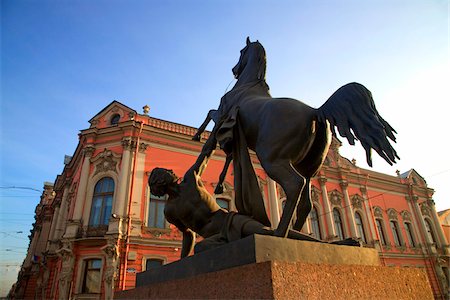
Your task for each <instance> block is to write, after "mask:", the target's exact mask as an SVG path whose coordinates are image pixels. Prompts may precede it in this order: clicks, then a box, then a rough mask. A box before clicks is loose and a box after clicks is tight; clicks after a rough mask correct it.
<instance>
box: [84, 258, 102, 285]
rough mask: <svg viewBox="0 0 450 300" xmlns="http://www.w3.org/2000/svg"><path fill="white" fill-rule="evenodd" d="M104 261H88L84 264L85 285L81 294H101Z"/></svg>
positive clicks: (96, 259)
mask: <svg viewBox="0 0 450 300" xmlns="http://www.w3.org/2000/svg"><path fill="white" fill-rule="evenodd" d="M101 270H102V260H101V259H98V258H95V259H88V260H86V261H85V262H84V272H83V285H82V287H81V292H82V293H83V294H99V293H100V287H101Z"/></svg>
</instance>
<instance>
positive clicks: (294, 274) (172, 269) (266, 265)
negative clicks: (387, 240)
mask: <svg viewBox="0 0 450 300" xmlns="http://www.w3.org/2000/svg"><path fill="white" fill-rule="evenodd" d="M114 298H115V299H164V298H166V299H329V298H334V299H349V298H350V299H368V298H372V299H373V298H377V299H433V294H432V291H431V288H430V285H429V283H428V280H427V276H426V274H425V272H424V271H423V270H420V269H414V268H408V269H405V268H393V267H385V266H381V265H380V261H379V258H378V253H377V251H376V250H375V249H368V248H358V247H348V246H337V245H330V244H321V243H313V242H306V241H296V240H289V239H281V238H277V237H271V236H261V235H254V236H250V237H247V238H245V239H242V240H239V241H237V242H234V243H230V244H227V245H225V246H222V247H219V248H216V249H212V250H210V251H205V252H202V253H199V254H196V255H194V256H190V257H187V258H185V259H183V260H180V261H177V262H173V263H170V264H167V265H164V266H162V267H160V268H157V269H153V270H149V271H146V272H142V273H139V274H137V279H136V288H135V289H132V290H128V291H123V292H117V293H116V294H115V297H114Z"/></svg>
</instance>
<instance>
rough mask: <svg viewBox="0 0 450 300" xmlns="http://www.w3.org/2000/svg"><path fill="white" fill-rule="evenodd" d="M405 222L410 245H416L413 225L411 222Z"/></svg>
mask: <svg viewBox="0 0 450 300" xmlns="http://www.w3.org/2000/svg"><path fill="white" fill-rule="evenodd" d="M404 224H405V231H406V237H407V238H408V242H409V246H410V247H415V246H416V241H415V240H414V234H413V229H412V225H411V223H409V222H405V223H404Z"/></svg>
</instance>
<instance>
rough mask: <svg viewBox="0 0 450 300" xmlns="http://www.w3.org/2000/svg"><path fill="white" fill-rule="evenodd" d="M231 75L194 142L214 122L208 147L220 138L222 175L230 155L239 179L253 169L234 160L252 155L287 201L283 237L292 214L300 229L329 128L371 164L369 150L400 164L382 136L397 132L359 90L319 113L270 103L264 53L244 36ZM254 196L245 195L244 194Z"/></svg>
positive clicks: (344, 93) (350, 87)
mask: <svg viewBox="0 0 450 300" xmlns="http://www.w3.org/2000/svg"><path fill="white" fill-rule="evenodd" d="M232 71H233V74H234V76H235V78H236V79H237V82H236V84H235V86H234V87H233V89H232V90H230V91H229V92H228V93H226V94H225V95H224V96H223V97H222V99H221V102H220V106H219V109H218V110H217V111H214V110H213V111H210V113H209V114H208V118H207V119H206V120H205V122H204V124H203V125H202V127H201V128H200V130H199V132H198V133H197V134H196V136H195V137H194V138H195V139H199V137H200V134H201V132H202V131H203V130H204V129H205V127H206V124H207V123H208V122H209V121H210V120H211V119H214V121H215V123H216V124H215V126H214V128H213V130H212V132H211V134H210V136H209V139H210V141H209V143H207V144H208V145H216V141H217V142H219V144H220V147H221V148H222V149H223V150H224V151H225V152H226V153H227V164H226V166H225V170H224V172H226V168H227V167H228V163H229V161H231V154H232V156H233V161H234V170H235V174H236V170H237V169H239V168H241V169H243V170H244V171H245V170H246V169H247V168H249V167H251V163H250V166H249V165H248V164H246V165H244V166H240V165H238V164H239V162H237V163H236V160H237V159H238V157H237V156H245V155H246V154H245V153H244V152H243V149H242V148H245V149H244V150H245V151H248V150H247V148H249V149H251V150H253V151H255V152H256V155H257V157H258V159H259V161H260V163H261V165H262V167H263V169H264V170H265V172H266V173H267V175H268V176H269V177H270V178H272V179H273V180H275V181H276V182H277V183H278V184H280V185H281V187H282V188H283V190H284V192H285V194H286V204H285V207H284V210H283V214H282V216H281V220H280V223H279V225H278V227H277V228H276V230H275V235H277V236H281V237H286V235H287V233H288V227H289V224H290V223H291V221H292V218H293V215H294V212H295V211H297V220H296V221H295V223H294V229H295V230H300V229H301V228H302V227H303V225H304V223H305V221H306V218H307V216H308V214H309V212H310V211H311V209H312V205H311V196H310V187H311V185H310V179H311V178H312V177H313V176H315V175H316V173H317V172H318V171H319V169H320V167H321V166H322V164H323V162H324V160H325V157H326V155H327V152H328V149H329V146H330V143H331V138H332V134H336V133H335V129H334V127H337V129H338V132H339V134H340V135H341V136H342V137H345V138H347V139H348V141H349V143H350V144H351V145H354V144H355V140H359V141H360V142H361V145H362V146H363V148H364V149H365V151H366V159H367V162H368V164H369V165H370V166H372V159H371V149H374V150H375V151H376V152H377V153H378V154H379V155H380V156H381V157H382V158H384V159H385V160H386V161H387V162H388V163H389V164H391V165H392V164H393V163H395V160H396V159H399V157H398V155H397V153H396V151H395V149H394V148H393V147H392V145H391V144H390V143H389V141H388V139H387V138H389V139H391V140H392V141H394V142H395V136H394V133H396V131H395V130H394V129H393V128H392V127H391V126H390V125H389V123H387V122H386V121H385V120H384V119H383V118H382V117H381V116H380V115H379V113H378V111H377V110H376V108H375V103H374V101H373V99H372V95H371V92H370V91H369V90H368V89H367V88H365V87H364V86H363V85H361V84H359V83H349V84H347V85H344V86H342V87H341V88H339V89H338V90H337V91H336V92H335V93H334V94H333V95H332V96H331V97H330V98H329V99H328V100H327V101H326V102H325V103H324V104H323V105H322V106H321V107H320V108H318V109H315V108H312V107H310V106H308V105H306V104H304V103H303V102H301V101H298V100H295V99H290V98H272V97H271V95H270V93H269V87H268V85H267V83H266V81H265V73H266V54H265V50H264V48H263V46H262V45H261V44H260V43H259V42H258V41H256V42H250V40H249V38H247V41H246V46H245V47H244V48H243V49H242V50H241V55H240V58H239V61H238V63H237V64H236V66H235V67H234V68H233V69H232ZM211 139H212V141H211ZM205 145H206V144H205ZM213 148H214V149H215V146H214V147H211V146H209V149H203V151H202V155H206V156H209V155H210V154H211V153H212V151H213V150H214V149H213ZM247 155H248V152H247ZM239 160H242V159H241V158H239ZM247 161H249V159H247ZM222 174H224V173H223V172H222ZM250 177H251V175H250ZM247 179H248V177H246V176H245V175H244V176H241V177H240V179H239V180H241V181H243V182H240V183H238V187H236V175H235V190H236V193H238V192H239V190H240V189H245V188H246V186H247V182H246V181H245V180H247ZM221 180H223V178H222V176H221ZM257 192H258V193H259V190H258V191H257ZM253 195H254V194H251V193H250V194H248V193H247V194H244V195H241V197H243V198H246V197H247V198H248V197H253ZM236 201H237V200H236ZM243 201H244V203H241V202H242V200H239V201H237V203H236V207H237V209H238V211H239V212H240V213H243V214H247V215H250V216H252V217H254V218H255V219H257V220H258V221H260V222H261V223H263V224H265V225H267V223H268V219H267V217H266V216H262V217H261V215H258V213H255V212H254V211H252V209H253V208H252V205H255V203H257V205H258V206H259V211H260V212H261V211H262V210H264V207H263V204H258V201H259V200H258V201H256V202H255V201H253V200H250V204H248V203H247V202H246V201H249V200H248V199H244V200H243ZM252 201H253V202H252ZM238 202H239V203H238ZM259 202H260V201H259ZM261 205H262V208H261ZM263 214H265V211H264V212H263ZM269 224H270V222H269Z"/></svg>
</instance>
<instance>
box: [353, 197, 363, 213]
mask: <svg viewBox="0 0 450 300" xmlns="http://www.w3.org/2000/svg"><path fill="white" fill-rule="evenodd" d="M351 202H352V206H353V207H354V208H359V209H362V207H363V203H364V198H363V197H361V196H360V195H358V194H356V195H353V196H352V197H351Z"/></svg>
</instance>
